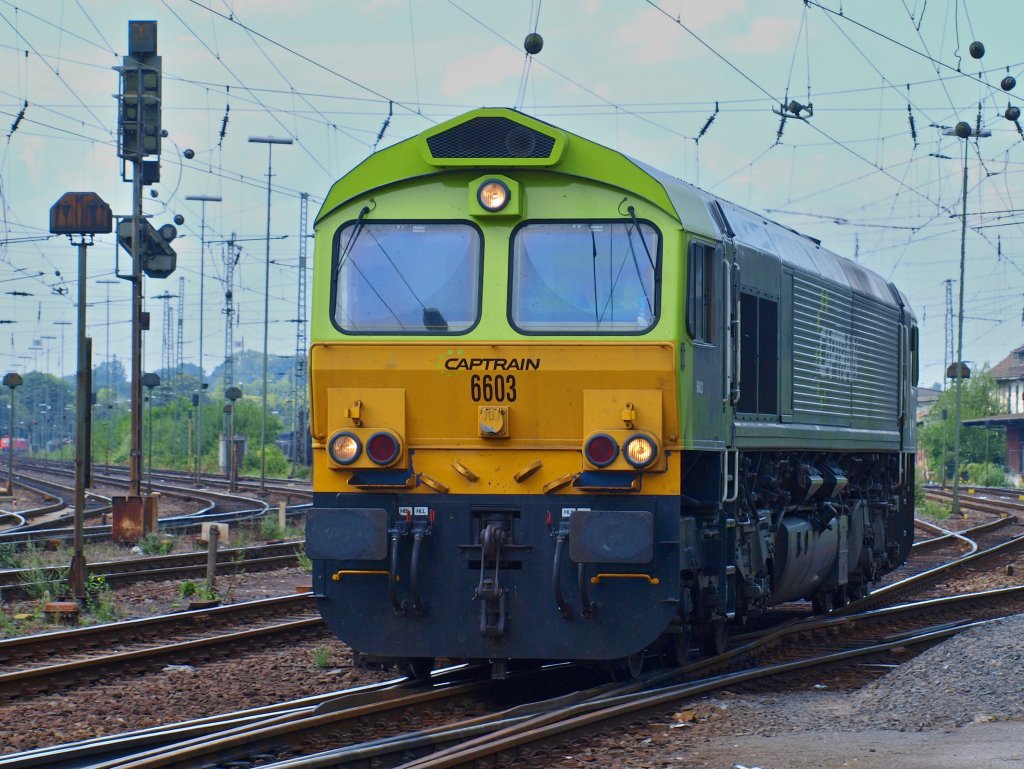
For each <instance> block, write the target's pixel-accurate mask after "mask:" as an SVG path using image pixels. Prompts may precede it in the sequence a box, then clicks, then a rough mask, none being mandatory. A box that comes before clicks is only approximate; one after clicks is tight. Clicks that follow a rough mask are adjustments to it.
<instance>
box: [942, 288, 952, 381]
mask: <svg viewBox="0 0 1024 769" xmlns="http://www.w3.org/2000/svg"><path fill="white" fill-rule="evenodd" d="M944 282H945V284H946V341H945V345H944V347H943V351H942V352H943V364H942V389H946V372H947V371H948V370H949V366H950V364H951V363H952V362H953V279H952V278H949V279H947V280H946V281H944Z"/></svg>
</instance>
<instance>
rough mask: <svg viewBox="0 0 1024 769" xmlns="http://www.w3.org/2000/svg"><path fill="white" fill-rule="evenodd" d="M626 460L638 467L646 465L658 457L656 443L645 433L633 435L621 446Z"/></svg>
mask: <svg viewBox="0 0 1024 769" xmlns="http://www.w3.org/2000/svg"><path fill="white" fill-rule="evenodd" d="M622 453H623V454H624V455H625V457H626V461H627V462H629V464H631V465H632V466H633V467H636V468H638V469H640V468H644V467H647V466H648V465H650V464H651V463H653V462H654V460H655V459H657V457H658V446H657V444H656V443H655V442H654V441H653V440H651V439H650V438H648V437H647V436H646V435H633V436H631V437H629V438H627V439H626V443H625V445H623V447H622Z"/></svg>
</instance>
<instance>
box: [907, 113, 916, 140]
mask: <svg viewBox="0 0 1024 769" xmlns="http://www.w3.org/2000/svg"><path fill="white" fill-rule="evenodd" d="M907 120H909V121H910V138H912V139H913V140H914V149H917V126H916V125H914V113H913V112H911V110H910V105H909V104H908V105H907Z"/></svg>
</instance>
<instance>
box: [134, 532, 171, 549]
mask: <svg viewBox="0 0 1024 769" xmlns="http://www.w3.org/2000/svg"><path fill="white" fill-rule="evenodd" d="M174 542H175V540H174V537H169V536H167V535H165V534H161V533H159V532H156V531H154V532H150V533H149V534H147V535H146V536H144V537H143V538H142V539H140V540H139V550H141V551H142V552H143V553H145V554H146V555H167V554H168V553H169V552H171V551H172V550H174Z"/></svg>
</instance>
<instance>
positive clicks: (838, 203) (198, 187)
mask: <svg viewBox="0 0 1024 769" xmlns="http://www.w3.org/2000/svg"><path fill="white" fill-rule="evenodd" d="M1022 15H1024V14H1022V12H1021V11H1020V5H1019V2H1018V1H1017V0H984V1H982V0H862V1H861V2H853V1H852V0H846V2H845V3H844V2H840V0H821V2H820V3H818V2H812V3H810V4H809V5H805V4H804V2H802V0H771V1H769V0H715V1H714V2H708V1H707V0H702V1H698V0H654V1H650V2H649V1H648V0H546V2H543V3H541V2H539V0H532V2H530V0H518V1H509V2H503V3H495V2H480V1H479V0H478V1H476V2H474V1H473V0H447V1H444V0H362V1H355V0H351V1H346V0H333V1H330V2H328V1H327V0H319V1H315V0H305V1H302V0H294V1H292V2H288V3H284V2H280V1H276V2H270V0H132V2H115V1H113V0H34V2H32V3H19V2H9V1H8V0H0V20H2V22H3V23H0V66H2V67H3V71H4V72H5V73H6V77H5V78H4V79H3V84H2V85H0V105H2V106H0V125H2V126H3V127H4V129H6V130H4V134H5V141H4V144H3V147H2V151H0V175H2V186H0V196H2V199H0V204H2V208H3V221H2V224H3V233H2V236H0V320H9V321H16V322H15V323H10V324H0V370H3V371H7V370H19V371H27V370H32V369H38V370H47V369H49V371H50V372H51V373H54V374H59V373H61V370H62V369H61V366H62V364H61V361H60V336H61V333H62V332H63V333H64V334H65V341H64V356H63V372H64V373H65V374H71V373H73V371H74V368H75V361H74V336H75V327H74V326H73V325H64V323H65V322H71V323H73V322H74V321H75V297H76V291H77V279H78V278H77V267H76V251H75V249H74V248H73V247H72V246H71V245H70V244H69V242H68V240H67V238H65V237H55V236H54V237H50V236H48V223H49V220H48V215H49V208H50V206H51V205H52V204H53V203H54V202H55V201H56V200H57V199H58V198H59V197H60V196H61V195H62V194H63V193H64V192H68V191H87V190H88V191H94V192H96V193H98V194H99V195H100V196H101V197H103V198H104V199H105V200H106V201H107V202H108V203H110V205H111V207H112V208H113V210H114V212H115V213H128V212H129V211H130V208H131V185H130V184H127V183H124V182H122V181H121V178H120V170H121V169H120V161H119V160H118V159H117V157H116V150H115V143H116V136H115V134H116V125H117V113H116V101H115V99H114V98H113V95H114V94H116V92H117V89H118V75H117V72H116V71H115V70H114V69H113V68H114V67H115V66H117V65H118V64H120V61H121V59H120V57H121V56H122V55H124V54H125V53H127V47H128V46H127V39H128V21H129V19H140V20H142V19H147V20H148V19H154V20H157V21H158V25H159V26H158V37H159V42H158V47H159V53H160V54H161V56H162V57H163V72H164V80H163V100H164V110H163V126H164V128H165V129H166V130H167V131H168V132H169V134H170V136H169V137H168V138H167V139H165V140H164V145H163V156H162V180H161V182H160V183H159V184H157V185H155V186H154V188H153V189H154V190H155V191H156V192H157V197H155V198H154V197H150V196H149V195H147V196H146V203H145V210H146V212H147V213H149V214H153V222H154V224H156V225H157V226H159V225H160V224H163V223H166V222H169V221H170V220H171V218H172V217H173V216H174V215H175V214H181V215H182V216H184V217H185V220H186V222H185V224H184V225H183V226H182V227H179V232H180V237H179V239H178V240H176V241H175V243H174V246H175V248H176V250H177V251H178V270H177V272H175V273H174V275H172V276H171V277H170V278H169V279H167V280H163V281H159V280H147V281H146V296H147V297H155V296H156V295H158V294H161V293H164V292H165V291H166V292H169V293H171V294H178V293H179V278H184V308H185V321H184V323H185V334H184V345H183V348H184V349H183V355H184V359H185V361H186V362H191V363H195V362H196V361H197V355H198V344H197V342H196V340H197V337H198V332H199V320H198V319H199V305H200V301H199V283H200V281H199V276H200V267H199V265H200V235H201V232H200V230H201V227H200V222H201V209H200V207H199V204H197V203H194V202H191V201H186V200H185V196H186V195H201V194H207V195H220V196H221V197H223V202H221V203H208V204H207V211H206V224H207V229H206V239H207V252H206V254H207V255H206V264H205V273H206V274H205V289H206V290H205V298H204V311H203V318H204V324H203V329H204V334H203V335H204V361H203V365H204V368H205V369H206V371H207V372H209V371H211V370H212V369H213V368H214V367H215V366H217V365H218V364H220V363H221V361H222V360H223V349H224V315H223V313H222V309H223V293H224V291H223V285H222V283H221V278H222V277H223V273H224V261H223V244H222V242H221V241H223V240H225V239H226V238H228V237H230V236H231V233H235V234H236V236H237V238H238V239H239V241H240V243H241V245H242V247H243V250H242V253H241V257H240V260H239V266H238V268H237V271H236V280H235V292H234V296H235V300H236V304H237V307H238V316H239V325H238V326H237V328H236V331H235V339H236V341H239V340H242V341H244V345H245V347H246V348H247V349H250V350H259V349H261V346H262V333H263V291H264V283H263V264H264V249H265V241H264V236H265V228H266V173H267V150H266V146H265V145H254V144H250V143H249V142H248V141H247V138H248V137H249V136H254V135H273V136H282V137H291V138H293V139H294V141H295V144H293V145H292V146H283V147H275V149H274V155H273V159H274V177H273V186H274V190H273V199H272V213H273V216H272V225H271V237H272V240H271V244H270V251H271V259H272V260H273V262H274V264H273V265H272V267H271V280H270V321H271V322H270V347H271V354H282V355H290V354H292V353H293V352H294V349H295V324H294V323H290V322H288V321H289V320H290V319H293V318H295V317H296V315H297V313H296V309H295V299H296V296H297V285H296V276H297V270H296V265H297V252H298V240H299V233H300V231H302V230H301V228H300V221H299V197H300V193H302V192H305V193H308V195H309V215H308V219H307V222H306V225H305V232H307V233H311V232H312V221H313V217H314V215H315V213H316V211H317V210H318V208H319V204H320V202H321V201H322V200H323V197H324V195H325V194H326V192H327V190H328V189H329V187H330V185H331V183H332V182H333V181H334V180H335V179H336V178H338V177H339V176H341V175H342V174H344V173H345V172H346V171H347V170H349V169H350V168H352V167H353V166H354V165H355V164H357V163H358V162H359V161H360V160H361V159H362V158H364V157H365V156H366V155H367V154H369V153H370V152H372V151H373V150H374V148H375V145H376V146H377V147H378V148H380V147H385V146H387V145H389V144H391V143H394V142H396V141H400V140H402V139H405V138H407V137H409V136H411V135H414V134H416V133H418V132H420V131H422V130H424V129H426V128H428V127H430V126H432V125H434V124H435V123H438V122H441V121H444V120H447V119H449V118H451V117H454V116H456V115H458V114H461V113H462V112H465V111H467V110H469V109H473V108H475V107H480V106H519V107H520V108H521V109H522V110H523V111H524V112H526V113H528V114H530V115H533V116H535V117H538V118H540V119H542V120H546V121H548V122H550V123H553V124H555V125H557V126H559V127H561V128H564V129H566V130H568V131H571V132H573V133H577V134H580V135H582V136H585V137H587V138H589V139H593V140H595V141H598V142H601V143H604V144H607V145H608V146H611V147H613V148H615V149H618V150H620V151H622V152H624V153H626V154H628V155H631V156H633V157H636V158H637V159H639V160H642V161H644V162H646V163H648V164H650V165H653V166H655V167H658V168H662V169H664V170H666V171H668V172H670V173H672V174H674V175H676V176H679V177H680V178H683V179H685V180H687V181H690V182H692V183H695V184H698V185H699V186H701V187H703V188H705V189H707V190H709V191H711V192H713V193H715V194H717V195H720V196H722V197H724V198H726V199H729V200H732V201H734V202H736V203H738V204H740V205H744V206H747V207H750V208H752V209H754V210H756V211H760V212H767V213H768V215H769V216H770V217H771V218H774V219H776V220H777V221H779V222H781V223H783V224H786V225H788V226H791V227H793V228H795V229H797V230H800V231H802V232H805V233H807V234H809V235H812V236H814V237H817V238H820V239H821V240H822V241H823V243H824V245H825V246H826V247H828V248H830V249H832V250H834V251H836V252H838V253H840V254H843V255H845V256H850V257H855V258H857V259H858V260H859V261H860V262H861V263H862V264H864V265H866V266H867V267H870V268H871V269H873V270H875V271H877V272H879V273H881V274H882V275H883V276H884V277H886V278H888V279H890V280H892V281H894V282H895V283H896V284H897V285H898V286H899V287H900V288H901V289H902V290H903V292H904V293H905V294H906V295H907V296H908V297H909V298H910V301H911V303H912V305H913V307H914V309H915V311H916V313H917V315H918V318H919V320H920V321H921V327H922V339H923V347H924V349H923V371H922V384H924V385H931V384H932V383H933V382H935V381H937V380H940V379H941V377H942V368H943V361H944V358H945V356H944V340H945V333H946V318H945V310H946V284H945V281H947V280H952V281H953V283H952V298H953V305H954V312H955V310H956V302H957V291H958V283H957V280H958V275H959V257H960V212H961V206H962V203H961V189H962V187H961V185H962V182H963V176H962V174H963V151H964V143H963V142H961V141H960V140H959V139H956V138H955V137H945V136H942V135H941V129H942V127H951V126H953V125H954V124H955V123H956V122H957V121H959V120H964V121H967V122H969V123H970V124H971V125H972V126H974V125H975V124H976V121H977V120H978V109H979V104H980V105H981V125H982V127H983V128H985V129H988V130H991V132H992V136H991V137H987V138H982V139H980V140H978V141H977V142H974V141H972V142H969V146H968V163H967V169H968V202H967V224H968V231H967V239H966V253H967V274H966V281H965V290H966V310H965V313H964V315H965V333H964V359H965V360H966V361H968V362H969V363H971V364H972V365H981V364H984V363H986V362H988V363H991V364H995V363H996V362H998V361H999V360H1001V359H1002V358H1003V357H1005V356H1006V355H1007V354H1008V353H1009V351H1010V350H1011V349H1013V348H1014V347H1017V346H1019V345H1021V344H1024V324H1022V321H1024V210H1022V201H1024V184H1022V176H1021V169H1022V167H1024V166H1022V163H1024V138H1022V136H1021V135H1020V134H1019V133H1018V128H1017V126H1016V125H1015V124H1014V123H1012V122H1010V121H1008V120H1007V119H1005V118H1004V117H1003V113H1004V111H1005V110H1006V108H1007V106H1008V104H1009V103H1012V104H1015V105H1017V106H1022V97H1024V47H1022V46H1021V44H1020V30H1021V24H1020V22H1021V20H1022ZM535 24H536V31H537V32H539V33H540V34H541V35H542V36H543V38H544V48H543V50H542V51H541V52H540V53H539V54H538V55H537V56H536V57H533V59H532V61H531V62H530V65H529V67H528V68H527V66H526V64H527V57H526V55H525V53H524V51H523V48H522V41H523V38H524V37H525V35H526V34H527V33H528V32H530V31H532V30H533V28H534V25H535ZM974 40H978V41H981V42H982V43H983V44H984V46H985V49H986V53H985V56H984V58H982V59H981V60H976V59H974V58H972V57H971V55H970V53H969V47H970V44H971V42H972V41H974ZM1008 74H1009V75H1012V76H1014V77H1016V78H1018V79H1020V80H1021V81H1022V82H1021V84H1020V85H1019V86H1017V88H1016V89H1015V90H1013V91H1011V92H1009V93H1006V92H1004V91H1003V90H1002V89H1001V88H1000V81H1001V80H1002V79H1003V78H1004V77H1005V76H1006V75H1008ZM524 78H525V82H524ZM520 94H521V96H520ZM787 100H790V101H791V100H796V101H798V102H800V103H801V104H804V105H806V104H808V103H811V104H813V115H808V111H807V110H802V111H801V117H805V118H806V120H803V121H801V120H796V119H790V120H787V121H786V124H785V128H784V130H783V132H782V135H781V137H779V136H778V130H779V124H780V118H779V116H778V115H777V114H775V112H774V111H773V109H775V110H777V109H778V108H779V105H780V104H781V103H782V102H784V101H787ZM26 102H27V104H28V106H27V108H25V110H24V114H23V116H22V119H21V120H20V121H18V115H19V112H20V111H21V110H22V108H23V106H24V104H25V103H26ZM716 103H717V110H718V111H717V114H716ZM908 105H909V107H910V111H909V113H908ZM229 108H230V109H229ZM389 113H391V118H390V120H388V119H387V118H388V115H389ZM712 115H714V116H715V119H714V121H713V122H712V123H711V125H710V126H709V127H708V128H707V130H706V132H705V133H704V134H703V136H702V137H701V138H700V141H699V143H698V142H696V141H695V139H696V137H698V135H699V134H700V132H701V129H702V127H704V126H705V124H706V123H707V121H708V119H709V117H711V116H712ZM225 116H227V118H228V120H227V124H226V131H225V134H224V136H223V138H221V135H220V134H221V129H222V126H223V125H224V118H225ZM911 118H912V119H913V130H914V132H915V133H916V146H915V138H914V137H913V136H912V131H911ZM15 123H17V125H16V128H15V129H14V130H13V133H11V130H12V128H13V127H14V126H15ZM385 124H386V127H385ZM382 129H383V135H382V136H381V138H380V140H379V144H378V136H379V135H380V134H381V132H382ZM8 134H9V135H8ZM186 148H189V149H192V150H193V151H194V152H195V157H194V159H192V160H186V159H185V158H184V157H183V155H182V152H183V151H184V150H185V149H186ZM113 242H114V241H113V237H112V236H99V237H97V242H96V245H95V246H94V247H92V248H91V249H90V251H89V269H88V273H89V274H88V280H89V283H88V291H89V303H90V305H91V306H90V307H89V310H88V312H89V319H88V327H89V334H90V335H91V336H93V338H94V348H93V349H94V358H95V362H96V363H99V362H101V361H102V360H104V358H105V357H106V355H107V352H108V349H107V345H106V336H107V332H108V327H107V325H106V314H107V311H108V309H109V312H110V320H111V323H110V326H109V335H110V352H111V353H112V354H116V355H117V356H118V357H119V358H121V359H122V360H123V361H127V359H128V355H129V346H128V345H129V334H128V329H129V315H130V302H129V288H128V284H127V283H126V282H124V281H119V282H118V284H115V285H105V284H102V283H99V282H98V281H100V280H110V279H114V275H113V272H114V269H115V251H116V249H115V246H114V244H113ZM309 253H310V255H311V254H312V243H311V241H309ZM120 268H121V270H122V272H123V271H126V270H127V269H128V263H127V260H126V258H125V256H124V254H123V253H122V255H121V257H120ZM58 272H59V275H58V274H57V273H58ZM108 290H109V292H110V304H109V307H108V305H107V304H106V302H105V299H106V295H107V291H108ZM11 291H14V292H24V293H27V294H30V296H19V295H11V294H9V293H8V292H11ZM170 301H171V303H172V307H173V308H174V309H175V310H176V309H177V305H178V301H179V300H178V299H177V298H175V299H173V300H170ZM147 305H148V307H147V309H149V310H150V311H151V313H152V318H153V320H152V328H153V330H152V331H150V332H149V340H150V341H149V344H148V349H147V359H146V364H145V367H146V368H147V369H151V370H152V369H156V368H158V367H159V366H160V353H159V341H160V336H161V334H162V327H163V309H164V306H165V303H164V302H162V301H159V300H153V299H150V300H149V301H148V302H147ZM953 328H954V331H955V324H954V326H953ZM47 337H54V338H53V339H48V338H47ZM36 340H39V342H38V343H36Z"/></svg>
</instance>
